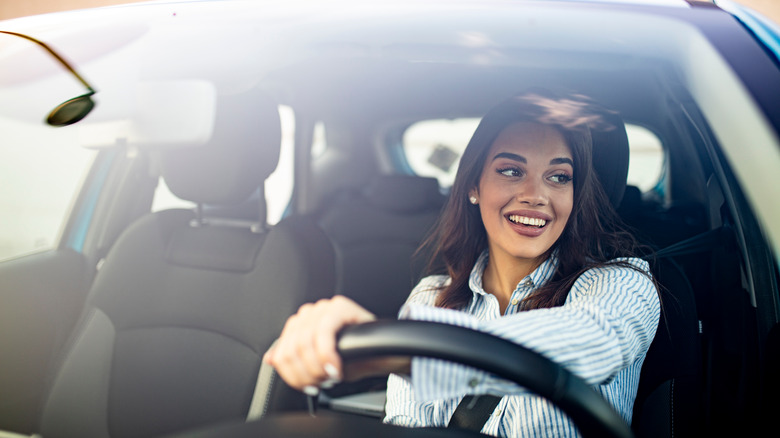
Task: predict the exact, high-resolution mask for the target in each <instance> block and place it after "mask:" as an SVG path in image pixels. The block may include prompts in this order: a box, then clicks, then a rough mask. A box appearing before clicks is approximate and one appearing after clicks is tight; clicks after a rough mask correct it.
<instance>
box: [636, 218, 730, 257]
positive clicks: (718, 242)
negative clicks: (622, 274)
mask: <svg viewBox="0 0 780 438" xmlns="http://www.w3.org/2000/svg"><path fill="white" fill-rule="evenodd" d="M733 241H734V233H733V231H732V230H731V227H730V226H728V225H723V226H721V227H718V228H715V229H714V230H709V231H705V232H703V233H701V234H697V235H695V236H693V237H689V238H688V239H685V240H683V241H680V242H677V243H673V244H671V245H669V246H667V247H666V248H663V249H660V250H658V251H656V252H655V253H653V254H650V255H648V256H645V257H643V258H644V259H645V260H648V259H652V258H657V259H660V258H666V257H677V256H681V255H689V254H695V253H698V252H702V251H707V250H709V249H712V248H716V247H718V246H724V245H727V244H729V243H731V242H733Z"/></svg>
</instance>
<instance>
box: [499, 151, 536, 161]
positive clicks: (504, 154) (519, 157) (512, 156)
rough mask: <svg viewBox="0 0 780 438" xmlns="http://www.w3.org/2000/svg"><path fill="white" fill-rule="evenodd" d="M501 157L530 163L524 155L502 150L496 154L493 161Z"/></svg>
mask: <svg viewBox="0 0 780 438" xmlns="http://www.w3.org/2000/svg"><path fill="white" fill-rule="evenodd" d="M499 158H509V159H510V160H514V161H519V162H521V163H528V160H526V159H525V157H524V156H522V155H517V154H513V153H511V152H501V153H499V154H496V156H495V157H493V160H492V161H496V160H498V159H499Z"/></svg>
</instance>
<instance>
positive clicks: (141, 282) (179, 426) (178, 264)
mask: <svg viewBox="0 0 780 438" xmlns="http://www.w3.org/2000/svg"><path fill="white" fill-rule="evenodd" d="M280 139H281V129H280V122H279V114H278V109H277V106H276V104H275V103H274V102H272V101H271V100H270V99H269V98H267V97H266V96H265V95H264V94H263V93H261V92H259V91H256V90H255V91H252V92H247V93H243V94H239V95H234V96H220V97H219V98H218V102H217V113H216V120H215V128H214V134H213V136H212V138H211V139H210V141H209V142H208V143H207V144H206V145H204V146H201V147H188V148H180V149H171V150H164V151H162V152H160V156H159V158H160V162H161V168H162V170H161V172H162V176H163V178H164V179H165V181H166V182H167V184H168V186H169V188H170V189H171V191H172V192H173V193H174V194H176V195H177V196H178V197H180V198H182V199H185V200H189V201H193V202H195V203H196V204H197V205H198V208H197V209H196V210H194V211H193V210H187V209H171V210H163V211H159V212H155V213H150V214H148V215H146V216H144V217H142V218H141V219H139V220H137V221H136V222H134V223H133V224H132V225H131V226H130V227H128V229H127V230H126V231H124V232H123V234H122V235H121V236H120V237H119V239H118V240H117V242H116V243H115V244H114V245H113V247H112V248H111V250H110V252H109V253H108V254H107V256H106V258H105V262H104V264H103V266H102V268H101V269H100V271H99V272H98V274H97V276H96V279H95V282H94V284H93V287H92V289H91V291H90V294H89V298H88V301H87V305H86V310H85V313H84V315H83V317H82V320H81V322H80V324H79V327H78V328H77V330H76V332H75V336H74V337H73V339H72V342H71V343H70V348H68V351H67V354H66V356H65V357H64V359H63V360H62V363H61V366H60V367H59V369H58V371H57V373H56V375H55V376H54V378H53V383H52V386H51V389H50V392H49V395H48V398H47V402H46V404H45V406H44V410H43V414H42V420H41V427H40V431H41V434H42V435H43V436H45V437H47V438H48V437H59V436H62V437H82V438H89V437H125V436H128V437H130V436H154V435H160V434H166V433H171V432H174V431H180V430H183V429H187V428H194V427H198V426H202V425H204V424H209V423H213V422H219V421H225V420H231V419H236V418H245V417H246V415H247V412H248V410H249V407H250V403H251V400H252V397H253V391H254V389H255V382H256V381H257V378H258V371H259V369H260V364H261V358H262V355H263V353H264V352H265V351H266V350H267V348H268V347H269V346H270V344H271V343H272V341H273V340H274V339H275V337H276V336H277V335H278V333H279V332H280V330H281V328H282V326H283V324H284V321H285V320H286V318H287V316H288V315H290V314H292V313H293V312H294V311H295V310H296V309H297V308H298V306H299V305H300V304H301V303H302V302H303V294H302V293H301V294H300V295H296V294H295V291H297V290H300V291H306V290H313V289H317V288H324V289H326V290H329V291H330V290H332V287H333V282H334V279H333V275H332V272H331V271H332V269H331V268H327V267H326V268H324V269H309V270H306V271H303V272H295V273H291V275H288V276H286V275H284V272H286V271H284V270H283V269H281V267H282V266H284V265H285V264H294V263H298V262H297V259H298V258H301V257H306V254H303V255H301V254H300V253H297V252H296V251H295V248H288V249H285V250H280V251H276V252H274V253H268V252H265V253H263V252H262V251H261V249H262V248H263V247H264V246H265V245H266V244H268V243H270V242H269V240H270V238H268V235H267V234H266V233H265V232H264V231H265V201H264V199H263V195H262V193H263V182H264V180H265V179H266V178H267V177H268V176H269V175H270V174H271V172H272V171H273V170H274V168H275V167H276V164H277V161H278V157H279V148H280ZM253 193H255V194H258V193H259V194H260V201H261V202H259V203H258V205H257V215H256V217H255V219H254V220H252V221H245V220H234V219H233V218H225V217H218V216H214V214H215V213H209V214H208V215H207V214H204V213H203V212H204V211H212V212H217V211H220V210H221V209H220V208H215V209H204V208H202V207H203V206H204V205H215V206H220V207H225V208H228V207H230V206H232V205H238V204H241V203H242V202H243V201H244V200H245V199H247V198H249V197H250V195H252V194H253ZM318 236H319V235H316V234H313V235H312V236H311V239H310V241H309V247H316V245H317V244H318V242H319V243H320V244H321V245H322V246H323V247H324V248H326V250H329V249H330V245H329V243H328V241H327V240H326V239H325V238H324V237H322V239H321V240H319V241H318V240H317V238H318ZM280 282H281V283H285V284H290V285H294V286H295V287H292V288H290V289H289V290H288V291H287V293H285V294H278V293H275V292H276V291H277V290H278V286H279V283H280ZM307 296H308V294H307ZM299 402H300V403H304V400H303V398H302V397H298V398H297V399H294V400H293V399H289V398H285V397H279V398H278V403H277V406H279V407H280V408H281V407H283V405H284V404H285V403H289V405H290V406H295V407H298V406H299V405H297V404H296V403H299Z"/></svg>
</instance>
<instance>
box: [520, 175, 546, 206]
mask: <svg viewBox="0 0 780 438" xmlns="http://www.w3.org/2000/svg"><path fill="white" fill-rule="evenodd" d="M516 197H517V200H518V201H519V202H521V203H523V204H528V205H545V204H547V194H546V193H545V190H544V184H542V183H540V182H538V181H531V180H530V178H529V179H527V180H525V181H523V184H521V185H520V187H518V191H517V195H516Z"/></svg>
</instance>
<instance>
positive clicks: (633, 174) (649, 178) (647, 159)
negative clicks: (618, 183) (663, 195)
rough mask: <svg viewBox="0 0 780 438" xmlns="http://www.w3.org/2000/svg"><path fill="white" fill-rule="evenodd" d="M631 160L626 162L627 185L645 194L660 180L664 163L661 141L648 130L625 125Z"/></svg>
mask: <svg viewBox="0 0 780 438" xmlns="http://www.w3.org/2000/svg"><path fill="white" fill-rule="evenodd" d="M626 133H627V134H628V144H629V148H630V150H631V158H630V159H629V161H628V184H629V185H632V186H637V187H639V190H641V191H643V192H646V191H648V190H650V189H652V188H653V187H655V185H656V184H658V180H659V179H661V175H662V173H663V166H664V162H665V157H664V148H663V146H662V144H661V140H660V139H659V138H658V136H656V135H655V134H653V133H652V132H651V131H650V130H649V129H647V128H643V127H641V126H638V125H631V124H627V125H626Z"/></svg>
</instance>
